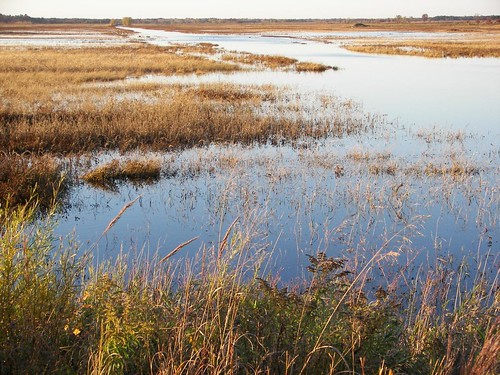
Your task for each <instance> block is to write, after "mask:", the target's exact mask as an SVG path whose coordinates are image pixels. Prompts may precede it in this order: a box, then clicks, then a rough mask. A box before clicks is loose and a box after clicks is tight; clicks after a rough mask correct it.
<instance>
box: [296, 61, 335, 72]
mask: <svg viewBox="0 0 500 375" xmlns="http://www.w3.org/2000/svg"><path fill="white" fill-rule="evenodd" d="M328 69H333V70H337V68H336V67H331V66H328V65H324V64H318V63H311V62H300V63H297V64H295V70H297V72H318V73H321V72H324V71H326V70H328Z"/></svg>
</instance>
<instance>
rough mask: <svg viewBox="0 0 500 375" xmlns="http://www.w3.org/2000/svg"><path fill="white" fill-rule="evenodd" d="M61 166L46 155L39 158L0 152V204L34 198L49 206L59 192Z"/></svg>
mask: <svg viewBox="0 0 500 375" xmlns="http://www.w3.org/2000/svg"><path fill="white" fill-rule="evenodd" d="M62 177H63V175H62V169H61V167H60V165H59V164H58V163H57V161H56V160H55V159H54V158H53V157H51V156H48V155H45V156H42V157H36V156H29V155H28V156H20V155H4V154H2V153H0V206H2V205H7V206H16V205H22V204H25V203H27V202H30V201H33V200H35V201H37V202H38V205H40V206H42V207H49V206H50V205H51V204H52V202H53V200H55V199H56V197H57V196H58V195H59V194H60V193H62V192H63V190H64V185H63V179H62Z"/></svg>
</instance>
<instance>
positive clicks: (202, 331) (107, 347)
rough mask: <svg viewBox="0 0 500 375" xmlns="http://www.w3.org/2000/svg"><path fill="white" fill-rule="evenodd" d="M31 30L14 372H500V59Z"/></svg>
mask: <svg viewBox="0 0 500 375" xmlns="http://www.w3.org/2000/svg"><path fill="white" fill-rule="evenodd" d="M66 31H68V30H66ZM32 32H33V33H34V34H35V35H36V36H37V37H36V38H31V37H27V36H26V35H24V34H21V35H22V38H21V37H19V38H18V39H16V40H17V42H16V43H13V42H11V39H9V35H10V34H9V35H7V36H5V35H4V34H1V35H2V38H0V43H1V44H2V47H0V62H1V63H0V82H1V90H2V99H1V106H2V107H1V119H2V122H1V124H2V129H1V132H2V133H1V138H0V141H1V145H0V147H1V154H0V162H1V171H0V188H1V191H2V197H1V198H2V206H1V211H0V212H1V216H0V222H1V223H2V232H1V234H2V237H1V246H2V253H3V254H2V255H3V256H2V260H1V266H0V267H1V272H2V281H1V283H2V285H1V288H0V306H1V307H0V315H1V319H0V324H1V331H2V332H4V333H5V334H4V335H2V338H0V365H1V372H2V373H21V372H65V373H80V372H89V373H101V372H106V373H164V374H176V373H255V374H257V373H291V374H292V373H297V374H298V373H311V374H312V373H342V372H346V371H347V372H350V373H367V374H368V373H381V374H390V373H411V374H413V373H422V374H431V373H432V374H452V373H476V374H483V373H484V374H494V373H496V372H498V353H499V347H498V343H499V342H500V340H499V335H500V332H499V328H498V323H499V322H498V318H497V317H498V307H499V306H498V298H499V296H498V265H499V258H498V236H499V234H500V233H499V223H498V218H499V194H498V189H499V185H498V175H499V174H498V172H499V168H500V165H499V163H498V157H499V151H498V118H500V114H499V113H498V111H499V109H498V108H497V106H496V105H495V103H498V101H499V99H500V98H499V97H498V93H497V89H496V88H497V87H498V81H499V62H498V58H481V59H478V58H473V59H459V60H452V59H441V60H428V59H425V58H422V57H407V56H379V55H368V54H358V53H354V52H350V51H347V50H346V49H345V48H343V47H342V45H343V44H344V43H345V42H346V38H348V37H351V38H353V39H356V40H358V39H357V38H358V37H359V36H360V34H356V35H346V34H345V33H344V34H342V35H339V34H335V33H328V32H325V31H324V30H321V32H320V33H318V30H314V31H313V32H309V33H290V32H288V33H287V34H279V35H276V30H274V32H273V34H274V35H273V36H272V37H271V36H269V35H260V34H259V35H255V34H252V35H248V34H237V35H232V34H230V33H229V34H227V33H225V34H224V35H222V34H217V35H213V34H193V33H191V34H181V33H171V32H165V31H162V30H146V29H133V30H129V29H114V28H110V29H103V28H100V29H99V30H90V31H87V32H85V34H84V35H85V38H81V39H79V38H78V37H72V38H71V40H70V41H68V35H67V34H64V33H62V34H61V33H58V32H57V31H56V30H51V31H50V33H49V35H50V38H47V40H48V41H46V44H44V35H45V34H46V32H47V30H44V31H38V30H32ZM68 32H69V31H68ZM71 32H73V33H75V35H78V33H83V31H82V29H79V30H77V31H71ZM365 32H366V30H363V31H361V32H360V33H362V35H363V38H369V39H370V40H372V39H373V38H381V39H384V38H386V39H387V38H393V37H394V36H392V37H391V36H389V35H387V34H384V33H383V32H382V34H379V32H378V31H377V34H369V35H366V34H365ZM93 33H96V34H93ZM96 35H98V37H96ZM430 36H431V35H427V34H426V35H425V38H429V37H430ZM418 37H420V38H422V35H421V34H419V35H418ZM458 37H461V36H460V35H459V36H458ZM23 38H26V42H25V43H22V42H19V40H21V39H22V40H24V39H23ZM404 38H410V39H411V38H412V34H404ZM438 38H442V35H439V37H438ZM453 38H457V36H456V35H454V36H453ZM33 39H36V43H33V42H32V40H33ZM75 40H77V41H78V42H75ZM336 41H342V42H341V43H337V42H336ZM365 41H366V40H365ZM2 42H3V43H2ZM72 43H73V44H72ZM419 48H420V47H419ZM269 55H272V56H269ZM277 55H279V56H277ZM304 70H310V71H306V72H304ZM412 72H413V73H412ZM417 72H419V73H420V74H422V76H419V75H418V73H417ZM389 74H392V75H393V77H394V79H390V77H388V75H389ZM419 77H420V78H419ZM421 77H425V78H426V80H423V79H421ZM437 77H439V79H437ZM423 81H425V82H423ZM477 93H481V95H478V94H477ZM54 196H56V198H57V199H56V202H55V203H56V204H53V203H52V202H53V198H54ZM26 202H27V203H26ZM35 348H36V350H34V349H35Z"/></svg>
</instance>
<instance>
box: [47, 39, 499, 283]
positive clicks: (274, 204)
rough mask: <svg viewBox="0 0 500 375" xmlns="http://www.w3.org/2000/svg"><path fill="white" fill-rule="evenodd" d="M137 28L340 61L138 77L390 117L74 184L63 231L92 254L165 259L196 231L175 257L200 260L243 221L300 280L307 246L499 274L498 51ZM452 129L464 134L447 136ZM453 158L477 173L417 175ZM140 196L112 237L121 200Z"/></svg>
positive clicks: (243, 239)
mask: <svg viewBox="0 0 500 375" xmlns="http://www.w3.org/2000/svg"><path fill="white" fill-rule="evenodd" d="M136 31H137V32H139V34H138V36H136V37H138V38H141V39H143V40H146V41H148V42H150V43H155V44H160V45H164V44H168V43H177V42H182V43H198V42H210V43H216V44H218V45H219V46H221V47H223V48H225V49H228V50H238V51H249V52H253V53H261V54H277V55H285V56H289V57H293V58H297V59H299V60H303V61H314V62H320V63H324V64H327V65H331V66H338V67H339V68H340V70H338V71H327V72H325V73H322V74H312V73H306V74H299V73H293V72H239V73H234V74H210V75H205V76H184V77H158V76H149V77H142V78H139V79H135V80H140V81H148V80H149V81H155V82H164V83H165V84H170V83H175V82H183V83H193V84H198V83H203V82H235V83H241V84H269V83H272V84H277V85H284V86H287V87H289V88H290V89H291V90H298V91H299V92H303V93H318V92H325V93H328V94H333V95H337V96H340V97H342V98H345V99H354V100H356V101H359V102H361V103H362V104H363V107H364V108H365V110H366V111H370V112H375V113H383V114H385V115H386V116H385V118H386V120H387V122H386V127H385V128H384V129H383V130H382V131H380V132H377V133H376V134H370V135H362V136H352V137H347V138H341V139H330V140H326V141H322V142H317V143H313V144H312V145H311V144H310V145H308V146H307V147H306V148H300V147H291V146H271V145H261V146H253V147H250V146H241V145H231V146H214V145H212V146H209V147H203V148H194V149H191V150H188V151H184V152H177V153H168V154H146V155H141V156H143V157H155V158H162V160H163V165H164V166H168V168H167V167H164V169H165V168H167V169H168V170H175V171H177V174H176V175H175V176H174V177H172V176H170V174H169V173H166V172H164V174H165V177H164V178H162V179H161V180H160V181H159V182H158V183H155V184H152V185H142V186H134V185H130V184H121V185H119V186H118V187H117V190H116V191H113V192H109V191H103V190H100V189H97V188H92V187H90V186H88V185H85V184H80V185H78V186H77V187H76V188H74V189H73V190H72V192H71V195H70V198H69V202H70V204H69V205H68V207H67V208H66V210H65V212H64V213H63V214H62V215H61V217H60V224H59V226H58V228H57V233H58V234H60V235H66V234H67V233H70V232H71V231H72V230H74V231H75V233H76V234H77V236H78V240H79V241H80V243H81V244H82V251H85V249H87V248H90V247H92V248H93V249H95V250H94V251H95V253H96V256H97V257H98V258H99V259H109V258H113V257H115V256H116V255H117V254H118V253H119V252H126V253H132V254H140V253H149V254H153V253H155V252H158V253H159V254H160V256H164V255H166V254H168V253H169V252H170V251H171V250H172V249H174V248H175V247H176V246H177V245H179V244H180V243H183V242H185V241H186V240H188V239H190V238H193V237H197V236H199V237H200V238H199V239H198V240H196V241H195V242H193V243H192V244H190V245H188V246H187V247H186V248H184V249H182V251H180V252H179V253H178V254H177V255H176V256H175V257H173V258H172V260H179V259H183V258H185V257H196V254H197V253H198V252H199V249H200V247H201V246H206V247H210V246H214V247H216V248H217V246H218V244H219V243H220V241H221V238H222V237H223V236H224V234H225V232H226V230H227V229H228V227H229V225H230V224H231V223H232V222H233V220H235V219H236V220H237V224H236V226H235V227H234V229H233V232H232V237H231V238H233V241H236V242H235V243H239V244H240V246H241V248H245V249H246V251H247V252H248V253H249V254H252V255H253V256H259V255H261V254H268V258H267V259H268V263H266V264H267V267H266V268H265V272H271V273H273V274H278V275H280V277H281V278H282V279H283V280H285V281H286V280H292V279H294V278H296V277H301V276H303V275H304V274H305V273H306V269H305V266H306V265H307V254H315V253H316V252H318V251H326V252H327V253H328V255H330V256H338V257H347V258H349V259H350V261H349V262H348V263H349V267H351V268H353V269H354V268H357V267H358V266H359V264H364V263H365V262H367V261H368V260H369V259H370V258H371V257H372V255H373V254H377V253H378V254H379V255H380V254H382V255H383V254H386V256H383V257H382V258H380V263H381V264H382V265H383V264H390V265H392V266H394V270H395V271H394V272H396V271H397V270H401V269H402V268H404V269H405V270H416V269H418V268H419V267H421V266H424V267H432V266H435V265H436V263H437V262H444V261H450V262H459V261H460V260H461V259H462V258H463V257H464V256H467V257H468V259H469V260H470V261H471V262H473V263H474V262H477V261H478V260H479V258H484V257H486V256H489V257H490V258H489V261H490V263H489V264H491V265H492V268H491V269H490V272H493V274H494V272H495V271H494V270H496V269H497V268H498V265H499V264H498V262H499V258H498V249H499V243H498V238H499V235H500V224H499V194H498V191H499V180H498V172H499V170H500V167H499V163H498V160H499V159H498V156H499V148H498V139H499V138H498V135H499V134H498V133H499V129H500V127H499V126H498V125H499V119H500V106H498V103H500V92H499V91H498V87H499V84H500V59H467V60H466V59H456V60H451V59H440V60H429V59H424V58H418V57H398V56H369V55H363V54H356V53H351V52H348V51H346V50H343V49H341V48H340V47H339V45H337V44H325V43H319V42H311V41H303V42H302V41H301V42H300V43H298V40H297V39H296V38H288V37H283V36H279V37H263V36H253V35H252V36H247V35H240V36H231V35H224V36H217V35H215V36H214V35H195V34H189V35H187V34H181V33H167V32H163V31H152V30H136ZM307 36H308V37H311V35H307ZM344 36H345V35H344ZM294 37H297V35H295V36H294ZM113 84H116V83H113ZM119 84H120V83H119ZM121 84H124V83H121ZM125 84H126V83H125ZM450 134H452V135H453V134H458V135H460V134H462V135H464V136H457V139H456V140H455V139H453V137H451V138H452V139H451V140H450V139H449V138H450V136H449V135H450ZM469 134H473V136H472V137H468V135H469ZM430 138H432V140H429V139H430ZM356 150H361V151H363V152H366V151H368V152H369V153H370V155H376V154H377V153H381V152H385V153H387V154H388V155H389V156H388V160H386V161H382V162H380V161H377V160H374V159H373V158H372V159H370V160H355V159H354V158H353V157H352V156H350V155H351V154H352V153H353V152H354V151H356ZM113 156H116V155H112V154H111V155H107V156H102V155H101V156H100V158H101V159H102V158H106V157H108V158H110V157H113ZM454 158H456V159H457V160H460V161H463V160H465V161H466V162H467V163H470V164H471V165H473V166H474V167H475V168H477V171H478V172H477V173H471V174H468V175H466V176H465V177H463V178H459V179H454V178H453V177H451V176H448V175H445V176H440V175H436V176H429V175H426V174H423V175H417V174H412V173H413V172H411V170H412V169H411V168H412V167H421V166H425V165H428V164H429V163H435V164H443V163H445V164H446V163H448V164H450V163H451V161H452V160H454ZM380 163H382V164H384V163H385V164H387V163H393V164H395V165H396V166H397V172H396V173H395V174H394V175H391V174H380V175H377V174H374V173H373V172H370V168H373V165H374V164H380ZM339 168H342V173H340V172H339V171H340V169H339ZM167 175H168V176H167ZM138 196H140V199H139V200H138V202H136V204H134V205H133V206H132V207H131V208H129V209H128V210H127V211H126V212H125V213H124V214H123V216H122V217H121V218H120V220H119V221H118V222H117V223H116V224H115V225H114V227H113V228H112V229H111V230H110V231H109V232H108V233H106V234H105V235H104V236H102V237H101V234H102V232H103V231H104V229H105V228H106V227H107V225H108V223H109V222H110V221H111V220H112V219H113V218H114V217H115V215H116V214H117V213H118V212H119V211H120V209H121V208H122V207H123V206H124V205H125V204H126V203H127V202H129V201H131V200H133V199H135V198H136V197H138ZM238 241H239V242H238ZM96 243H97V245H96V246H94V244H96ZM269 254H271V255H269ZM474 264H477V263H474ZM262 272H264V271H262ZM408 272H411V271H408ZM385 277H387V275H386V276H385Z"/></svg>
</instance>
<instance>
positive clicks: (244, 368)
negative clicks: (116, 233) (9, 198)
mask: <svg viewBox="0 0 500 375" xmlns="http://www.w3.org/2000/svg"><path fill="white" fill-rule="evenodd" d="M122 213H123V211H122V212H121V213H120V214H119V215H118V216H117V217H116V218H115V219H114V220H113V221H112V222H111V223H110V225H109V226H108V228H107V229H106V231H107V230H109V229H110V227H112V226H113V224H114V223H116V221H117V220H119V218H120V215H121V214H122ZM34 215H35V208H34V207H20V208H17V209H15V210H6V209H3V208H2V209H1V211H0V223H2V224H1V237H0V251H1V255H2V256H1V258H0V272H1V275H2V277H1V278H0V331H1V332H2V335H0V372H1V373H2V374H13V373H65V374H68V373H92V374H94V373H95V374H97V373H99V374H101V373H106V374H121V373H127V374H146V373H162V374H186V373H189V374H191V373H209V374H260V373H280V374H299V373H302V374H317V373H331V374H340V373H346V372H348V373H363V374H457V373H460V374H495V373H498V370H499V361H498V354H499V350H500V348H499V345H500V325H499V323H500V321H499V319H498V313H499V305H498V302H499V294H498V293H499V291H498V289H495V288H494V285H492V284H491V283H489V282H488V280H486V279H484V278H482V277H481V276H477V278H476V279H475V281H474V287H473V288H471V289H470V290H467V291H462V290H460V287H459V286H460V284H461V282H462V281H463V280H464V278H466V277H467V275H466V273H464V272H463V270H462V271H461V270H460V269H459V270H458V271H454V270H452V269H448V268H447V267H446V266H444V265H442V266H437V267H436V268H435V269H433V270H431V271H429V272H428V273H427V274H426V275H420V277H418V278H417V279H416V280H415V281H414V282H412V283H411V284H409V285H408V288H409V290H408V291H407V293H406V294H402V293H401V291H387V290H384V289H382V288H379V289H378V290H377V291H376V292H375V293H373V292H372V291H371V290H370V288H368V287H365V285H364V284H363V283H362V282H361V280H362V279H363V278H364V275H365V274H366V272H368V270H369V268H370V267H371V265H372V264H373V262H369V263H368V264H367V265H366V266H365V267H364V268H363V269H360V270H356V271H354V273H350V272H347V268H346V260H345V259H335V258H329V257H326V256H325V255H324V254H323V253H321V252H320V253H317V254H314V255H311V256H310V266H309V267H308V270H309V272H310V276H309V277H308V278H307V279H305V280H303V281H302V282H298V283H295V284H291V285H288V286H287V287H283V286H282V285H281V286H280V283H279V281H278V280H276V279H275V278H273V276H272V275H266V274H262V271H261V270H262V269H264V268H263V267H261V265H262V264H263V262H264V261H265V260H264V259H259V258H256V257H255V256H251V255H250V254H249V248H248V247H247V245H248V240H249V239H248V238H246V237H245V236H244V234H243V233H242V232H239V229H238V225H237V223H233V225H231V226H230V227H229V228H228V229H227V232H226V233H225V235H224V236H221V238H223V239H222V240H221V242H220V243H219V244H217V245H214V246H213V247H204V248H203V249H202V250H201V253H202V255H200V258H199V259H198V261H196V262H195V263H193V264H189V263H187V264H185V265H184V266H183V267H182V269H183V272H182V273H180V274H178V273H176V272H175V264H171V263H170V259H169V257H168V256H167V257H165V258H164V259H162V260H158V259H153V260H151V259H149V260H148V259H139V261H138V262H134V264H135V266H130V265H131V264H132V262H131V261H130V259H126V258H121V259H118V260H117V261H116V262H115V263H103V264H95V262H94V261H93V260H92V259H91V257H90V256H89V254H86V255H85V254H84V253H82V251H83V250H84V249H78V248H75V247H74V246H71V245H61V246H60V247H54V245H53V244H54V242H53V238H52V229H51V228H52V226H53V224H54V223H53V221H52V218H51V217H50V215H49V216H48V217H47V219H46V220H45V221H43V222H41V221H35V220H34ZM106 231H105V233H106ZM105 233H103V234H105ZM186 245H187V243H186V244H183V245H180V246H179V247H178V248H177V249H174V251H173V252H176V251H179V250H182V247H183V246H186ZM90 250H92V249H90ZM77 253H78V254H80V255H77ZM381 255H382V249H380V250H379V251H378V252H377V253H376V254H375V255H374V260H376V257H379V256H381Z"/></svg>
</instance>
